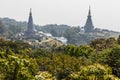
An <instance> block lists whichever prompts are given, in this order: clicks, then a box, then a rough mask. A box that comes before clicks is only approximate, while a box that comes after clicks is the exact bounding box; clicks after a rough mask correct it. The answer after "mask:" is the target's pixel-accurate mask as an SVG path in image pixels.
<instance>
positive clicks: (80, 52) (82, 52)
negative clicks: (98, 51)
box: [65, 45, 94, 58]
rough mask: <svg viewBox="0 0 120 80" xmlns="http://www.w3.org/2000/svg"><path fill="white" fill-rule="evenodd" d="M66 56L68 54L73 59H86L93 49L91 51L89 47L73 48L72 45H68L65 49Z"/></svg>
mask: <svg viewBox="0 0 120 80" xmlns="http://www.w3.org/2000/svg"><path fill="white" fill-rule="evenodd" d="M65 51H66V54H69V55H71V56H75V57H80V56H82V57H86V58H88V56H89V55H91V53H93V52H94V49H92V48H91V47H90V46H73V45H68V46H67V47H66V49H65Z"/></svg>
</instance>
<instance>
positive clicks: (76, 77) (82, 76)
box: [69, 64, 118, 80]
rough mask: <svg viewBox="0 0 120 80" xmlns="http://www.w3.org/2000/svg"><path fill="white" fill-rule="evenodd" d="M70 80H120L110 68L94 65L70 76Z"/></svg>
mask: <svg viewBox="0 0 120 80" xmlns="http://www.w3.org/2000/svg"><path fill="white" fill-rule="evenodd" d="M69 80H118V78H117V77H115V76H114V75H112V70H111V68H110V67H108V66H102V65H100V64H93V65H89V66H86V67H83V68H82V69H81V70H80V71H79V72H73V73H71V74H70V75H69Z"/></svg>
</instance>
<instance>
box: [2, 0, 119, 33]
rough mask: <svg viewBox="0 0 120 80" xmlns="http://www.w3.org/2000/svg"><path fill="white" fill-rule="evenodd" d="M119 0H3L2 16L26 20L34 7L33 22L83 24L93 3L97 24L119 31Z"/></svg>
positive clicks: (94, 17)
mask: <svg viewBox="0 0 120 80" xmlns="http://www.w3.org/2000/svg"><path fill="white" fill-rule="evenodd" d="M119 4H120V1H119V0H116V1H114V0H1V1H0V11H1V12H0V17H10V18H12V19H16V20H18V21H27V19H28V12H29V9H30V8H32V12H33V17H34V23H35V24H39V25H45V24H67V25H70V26H78V25H79V26H81V27H82V26H84V25H85V22H86V18H87V14H88V7H89V5H91V13H92V19H93V23H94V26H95V27H97V28H102V29H110V30H115V31H120V23H119V21H120V16H119V14H120V11H119V8H120V5H119Z"/></svg>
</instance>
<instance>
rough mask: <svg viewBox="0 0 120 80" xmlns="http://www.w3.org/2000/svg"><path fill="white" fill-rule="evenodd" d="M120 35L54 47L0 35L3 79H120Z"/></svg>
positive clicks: (0, 66) (0, 59)
mask: <svg viewBox="0 0 120 80" xmlns="http://www.w3.org/2000/svg"><path fill="white" fill-rule="evenodd" d="M119 79H120V36H119V37H118V38H117V39H115V38H114V37H110V38H107V39H104V38H99V39H94V40H92V41H91V43H90V44H88V45H81V46H75V45H63V46H61V47H56V46H54V48H53V49H52V50H51V51H46V49H45V48H44V49H41V48H34V47H33V46H31V45H29V44H28V43H24V42H22V41H10V40H5V39H2V38H1V39H0V80H119Z"/></svg>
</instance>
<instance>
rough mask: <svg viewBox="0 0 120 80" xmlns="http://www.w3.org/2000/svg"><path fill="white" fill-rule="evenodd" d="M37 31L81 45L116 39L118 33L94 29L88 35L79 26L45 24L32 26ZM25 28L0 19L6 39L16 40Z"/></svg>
mask: <svg viewBox="0 0 120 80" xmlns="http://www.w3.org/2000/svg"><path fill="white" fill-rule="evenodd" d="M34 26H35V27H36V29H37V30H38V31H42V32H43V33H50V34H52V36H53V37H65V38H67V40H68V42H67V43H68V44H74V45H83V44H89V43H90V42H91V40H93V39H97V38H108V37H115V38H117V37H118V36H119V35H120V32H116V31H111V30H107V29H99V28H95V30H94V32H92V33H90V34H86V33H84V31H83V29H82V28H81V27H80V26H74V27H72V26H68V25H63V24H62V25H57V24H47V25H44V26H39V25H34ZM26 27H27V22H21V21H16V20H14V19H10V18H1V19H0V28H1V29H0V34H1V36H5V37H6V38H8V39H12V40H16V39H18V38H17V37H16V34H19V33H24V32H25V30H26Z"/></svg>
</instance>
